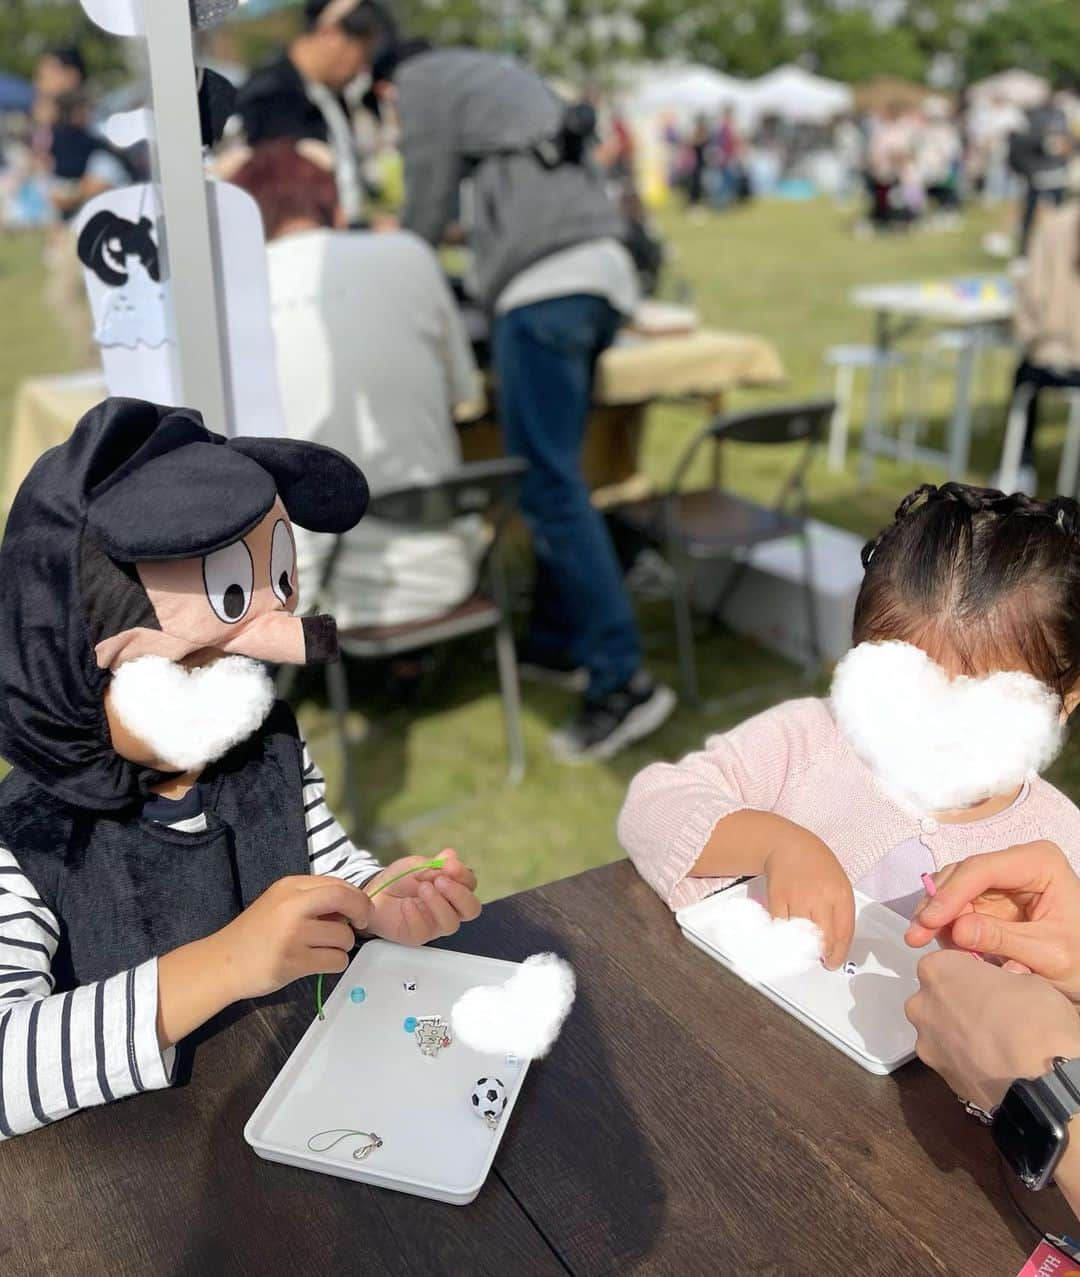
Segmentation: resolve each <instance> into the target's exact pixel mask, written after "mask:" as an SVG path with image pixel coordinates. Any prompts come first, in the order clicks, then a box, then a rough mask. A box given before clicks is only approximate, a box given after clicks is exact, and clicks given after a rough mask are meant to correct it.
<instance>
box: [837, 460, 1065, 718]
mask: <svg viewBox="0 0 1080 1277" xmlns="http://www.w3.org/2000/svg"><path fill="white" fill-rule="evenodd" d="M862 561H863V567H864V568H865V569H866V575H865V577H864V578H863V584H862V588H861V589H860V591H859V597H858V600H857V602H856V604H855V624H854V635H853V638H854V641H855V642H856V643H862V642H867V641H869V642H882V641H885V640H888V639H900V640H903V641H905V642H909V643H913V644H915V645H916V646H919V647H922V648H923V650H924V651H926V652H927V653H928V654H929V655H930V656H931V657H933V658H935V659H938V660H939V663H944V664H954V665H958V666H959V672H962V673H968V674H987V673H992V672H993V671H995V670H1014V669H1022V670H1026V671H1027V672H1029V673H1031V674H1033V675H1034V676H1035V677H1036V678H1037V679H1039V680H1040V681H1041V682H1043V683H1045V684H1046V685H1047V686H1048V687H1049V688H1051V689H1052V690H1053V691H1055V692H1057V694H1058V695H1059V696H1060V697H1061V698H1062V700H1063V701H1064V699H1065V697H1066V696H1067V694H1068V693H1069V692H1070V691H1071V690H1072V689H1073V687H1074V686H1075V685H1076V684H1077V682H1078V681H1080V504H1078V503H1077V502H1076V501H1074V500H1073V499H1072V498H1071V497H1054V499H1053V500H1052V501H1033V500H1032V499H1031V498H1030V497H1026V496H1024V495H1023V494H1022V493H1014V494H1013V495H1012V496H1006V495H1005V494H1004V493H1003V492H998V491H996V490H995V489H992V488H974V487H969V486H968V485H967V484H962V483H946V484H944V485H942V486H941V487H935V486H934V485H933V484H930V483H925V484H923V485H922V486H921V487H919V488H916V489H915V491H914V492H911V493H909V494H908V495H907V496H906V497H905V498H904V500H903V501H902V502H901V503H900V506H899V508H898V509H897V511H896V515H895V517H894V519H893V521H892V523H891V524H889V526H888V527H886V528H884V529H883V530H882V531H881V532H879V533H878V535H877V536H876V537H875V538H874V539H873V540H872V541H870V542H868V544H867V545H866V546H864V547H863V552H862ZM943 655H951V656H952V657H953V661H952V662H947V661H942V660H941V658H942V656H943Z"/></svg>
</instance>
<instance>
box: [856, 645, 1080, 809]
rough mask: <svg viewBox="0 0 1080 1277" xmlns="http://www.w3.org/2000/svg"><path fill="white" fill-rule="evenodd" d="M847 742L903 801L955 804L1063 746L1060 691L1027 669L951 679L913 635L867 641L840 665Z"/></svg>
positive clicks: (976, 798) (970, 800)
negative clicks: (911, 641) (905, 638)
mask: <svg viewBox="0 0 1080 1277" xmlns="http://www.w3.org/2000/svg"><path fill="white" fill-rule="evenodd" d="M832 705H833V712H834V713H835V715H836V722H837V726H838V727H839V728H840V731H841V733H842V734H843V735H844V737H845V738H846V740H847V742H848V744H849V745H850V746H851V748H852V749H853V750H854V752H855V753H856V754H857V755H858V756H859V758H861V759H862V761H863V762H864V763H865V764H866V765H867V766H868V767H869V768H870V770H871V771H873V772H874V774H875V775H876V776H877V778H878V780H879V782H880V783H881V785H882V787H883V788H884V789H886V790H887V791H888V793H889V794H890V795H891V796H892V797H893V798H895V799H896V801H897V802H899V803H900V804H901V805H903V806H904V807H906V808H909V809H912V810H914V811H916V812H918V813H926V812H934V811H953V810H957V809H960V808H964V807H970V806H972V805H973V804H975V803H980V802H984V801H985V800H986V799H988V798H994V797H998V796H1000V795H1005V794H1007V793H1009V791H1010V790H1013V789H1016V788H1018V787H1019V786H1020V785H1022V784H1023V783H1024V782H1025V781H1026V780H1029V779H1031V778H1032V777H1034V776H1037V775H1038V774H1039V773H1040V772H1041V771H1043V770H1044V769H1045V768H1046V767H1047V766H1049V764H1050V763H1051V762H1052V761H1053V759H1054V758H1055V756H1056V755H1057V753H1058V751H1059V750H1060V749H1061V745H1062V741H1063V739H1064V728H1063V726H1062V723H1061V700H1060V698H1059V697H1058V696H1057V695H1056V694H1055V693H1054V692H1052V691H1050V689H1049V688H1047V687H1046V686H1045V685H1044V684H1042V683H1040V682H1039V680H1038V679H1036V678H1034V677H1033V676H1032V675H1030V674H1024V673H1021V672H1019V671H1011V672H999V673H996V674H989V675H987V676H986V677H983V678H969V677H967V676H966V675H960V676H959V677H957V678H953V679H950V678H949V676H948V675H947V674H946V673H945V671H944V670H943V669H942V668H941V667H940V666H939V665H937V664H936V663H935V662H934V661H932V660H931V659H930V657H929V656H927V655H926V653H925V652H923V651H922V650H921V649H920V648H917V647H913V646H912V645H911V644H909V643H899V642H888V643H860V644H859V645H858V646H857V647H855V648H852V650H851V651H850V652H848V654H847V655H846V656H845V657H844V658H843V660H842V661H841V662H840V664H839V665H838V666H837V667H836V673H835V675H834V676H833V684H832Z"/></svg>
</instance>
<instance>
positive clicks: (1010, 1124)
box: [993, 1080, 1067, 1188]
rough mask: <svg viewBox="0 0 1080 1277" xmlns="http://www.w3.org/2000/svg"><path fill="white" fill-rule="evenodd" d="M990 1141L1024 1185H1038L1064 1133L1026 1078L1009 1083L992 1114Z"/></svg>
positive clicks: (1047, 1176) (1044, 1180) (1048, 1170)
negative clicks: (994, 1112)
mask: <svg viewBox="0 0 1080 1277" xmlns="http://www.w3.org/2000/svg"><path fill="white" fill-rule="evenodd" d="M993 1134H994V1143H995V1144H996V1145H997V1146H998V1148H999V1149H1000V1150H1001V1154H1002V1156H1003V1157H1004V1158H1005V1160H1006V1161H1007V1162H1008V1163H1009V1165H1010V1166H1011V1167H1012V1169H1013V1170H1014V1171H1015V1172H1016V1174H1017V1175H1018V1176H1019V1177H1020V1179H1021V1180H1022V1181H1023V1182H1024V1184H1026V1185H1027V1187H1028V1188H1042V1187H1043V1186H1044V1185H1045V1184H1046V1183H1047V1182H1048V1181H1049V1179H1050V1176H1051V1174H1052V1173H1053V1170H1054V1166H1055V1165H1056V1164H1057V1160H1058V1156H1059V1154H1060V1151H1061V1149H1062V1148H1064V1146H1065V1141H1066V1139H1067V1133H1066V1129H1065V1125H1064V1123H1063V1122H1062V1121H1061V1120H1060V1119H1059V1118H1058V1117H1057V1115H1056V1114H1055V1113H1053V1112H1052V1111H1051V1110H1050V1108H1049V1107H1048V1105H1047V1104H1046V1101H1045V1100H1044V1099H1043V1097H1042V1096H1041V1095H1040V1094H1039V1092H1038V1090H1037V1089H1036V1087H1035V1086H1034V1085H1033V1084H1032V1083H1031V1082H1027V1081H1023V1080H1021V1081H1017V1082H1014V1083H1013V1084H1012V1086H1011V1087H1010V1088H1009V1090H1008V1093H1007V1094H1006V1096H1005V1098H1004V1100H1002V1102H1001V1107H1000V1108H999V1109H998V1111H997V1113H996V1114H995V1115H994V1128H993Z"/></svg>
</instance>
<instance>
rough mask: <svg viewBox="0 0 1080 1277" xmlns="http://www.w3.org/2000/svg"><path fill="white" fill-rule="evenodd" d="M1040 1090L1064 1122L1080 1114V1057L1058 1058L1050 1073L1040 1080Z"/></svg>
mask: <svg viewBox="0 0 1080 1277" xmlns="http://www.w3.org/2000/svg"><path fill="white" fill-rule="evenodd" d="M1038 1086H1039V1090H1040V1091H1041V1092H1042V1094H1043V1096H1044V1097H1045V1098H1046V1099H1048V1100H1049V1101H1050V1102H1051V1103H1052V1104H1053V1106H1054V1107H1055V1108H1056V1109H1057V1110H1058V1113H1057V1116H1058V1117H1059V1118H1060V1119H1061V1121H1062V1122H1069V1121H1070V1120H1071V1119H1072V1118H1073V1117H1075V1115H1076V1114H1077V1113H1080V1057H1077V1058H1076V1059H1073V1060H1066V1059H1063V1058H1062V1057H1060V1056H1059V1057H1058V1058H1057V1059H1055V1061H1054V1067H1053V1068H1052V1069H1051V1070H1050V1071H1049V1073H1044V1074H1043V1075H1042V1077H1040V1078H1039V1079H1038Z"/></svg>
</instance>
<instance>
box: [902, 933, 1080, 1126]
mask: <svg viewBox="0 0 1080 1277" xmlns="http://www.w3.org/2000/svg"><path fill="white" fill-rule="evenodd" d="M904 1009H905V1011H906V1012H907V1017H908V1019H909V1020H910V1021H911V1023H912V1024H913V1025H914V1026H915V1031H916V1033H917V1034H918V1037H917V1040H916V1044H915V1049H916V1051H917V1052H918V1055H919V1058H920V1059H921V1060H922V1061H923V1063H924V1064H928V1065H929V1066H930V1068H932V1069H933V1070H934V1072H935V1073H939V1074H940V1075H941V1076H942V1077H943V1078H944V1079H945V1081H946V1082H947V1083H948V1084H949V1086H950V1087H951V1088H952V1089H953V1091H955V1092H956V1094H957V1095H960V1096H963V1097H964V1099H967V1100H973V1101H974V1102H975V1103H976V1104H978V1105H979V1106H980V1108H984V1109H990V1108H993V1107H994V1106H995V1105H996V1104H1000V1103H1001V1100H1002V1097H1003V1096H1004V1094H1005V1092H1006V1091H1007V1090H1008V1089H1009V1087H1010V1086H1011V1085H1012V1083H1013V1082H1014V1081H1015V1080H1016V1078H1019V1077H1026V1078H1033V1077H1039V1076H1041V1075H1042V1074H1043V1073H1047V1072H1049V1070H1050V1069H1051V1067H1052V1066H1053V1060H1054V1057H1055V1056H1057V1055H1064V1056H1070V1057H1071V1056H1075V1055H1080V1017H1078V1016H1077V1012H1076V1008H1075V1007H1074V1006H1073V1004H1072V1003H1071V1002H1070V1001H1069V1000H1068V998H1066V997H1065V996H1064V995H1063V994H1061V993H1059V992H1058V991H1057V990H1056V989H1055V988H1054V987H1053V986H1052V985H1050V984H1048V983H1047V981H1045V980H1043V979H1041V978H1040V977H1039V976H1035V975H1023V974H1020V973H1018V972H1015V971H1005V970H1003V969H1002V968H1001V967H995V966H993V965H991V964H990V963H988V962H978V961H975V960H973V959H972V957H971V955H970V954H968V953H957V952H955V951H948V950H943V951H941V952H938V953H931V954H927V956H926V957H924V958H922V959H921V960H920V962H919V991H918V993H916V994H915V995H914V996H913V997H911V998H909V999H908V1001H907V1004H906V1006H905V1008H904Z"/></svg>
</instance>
